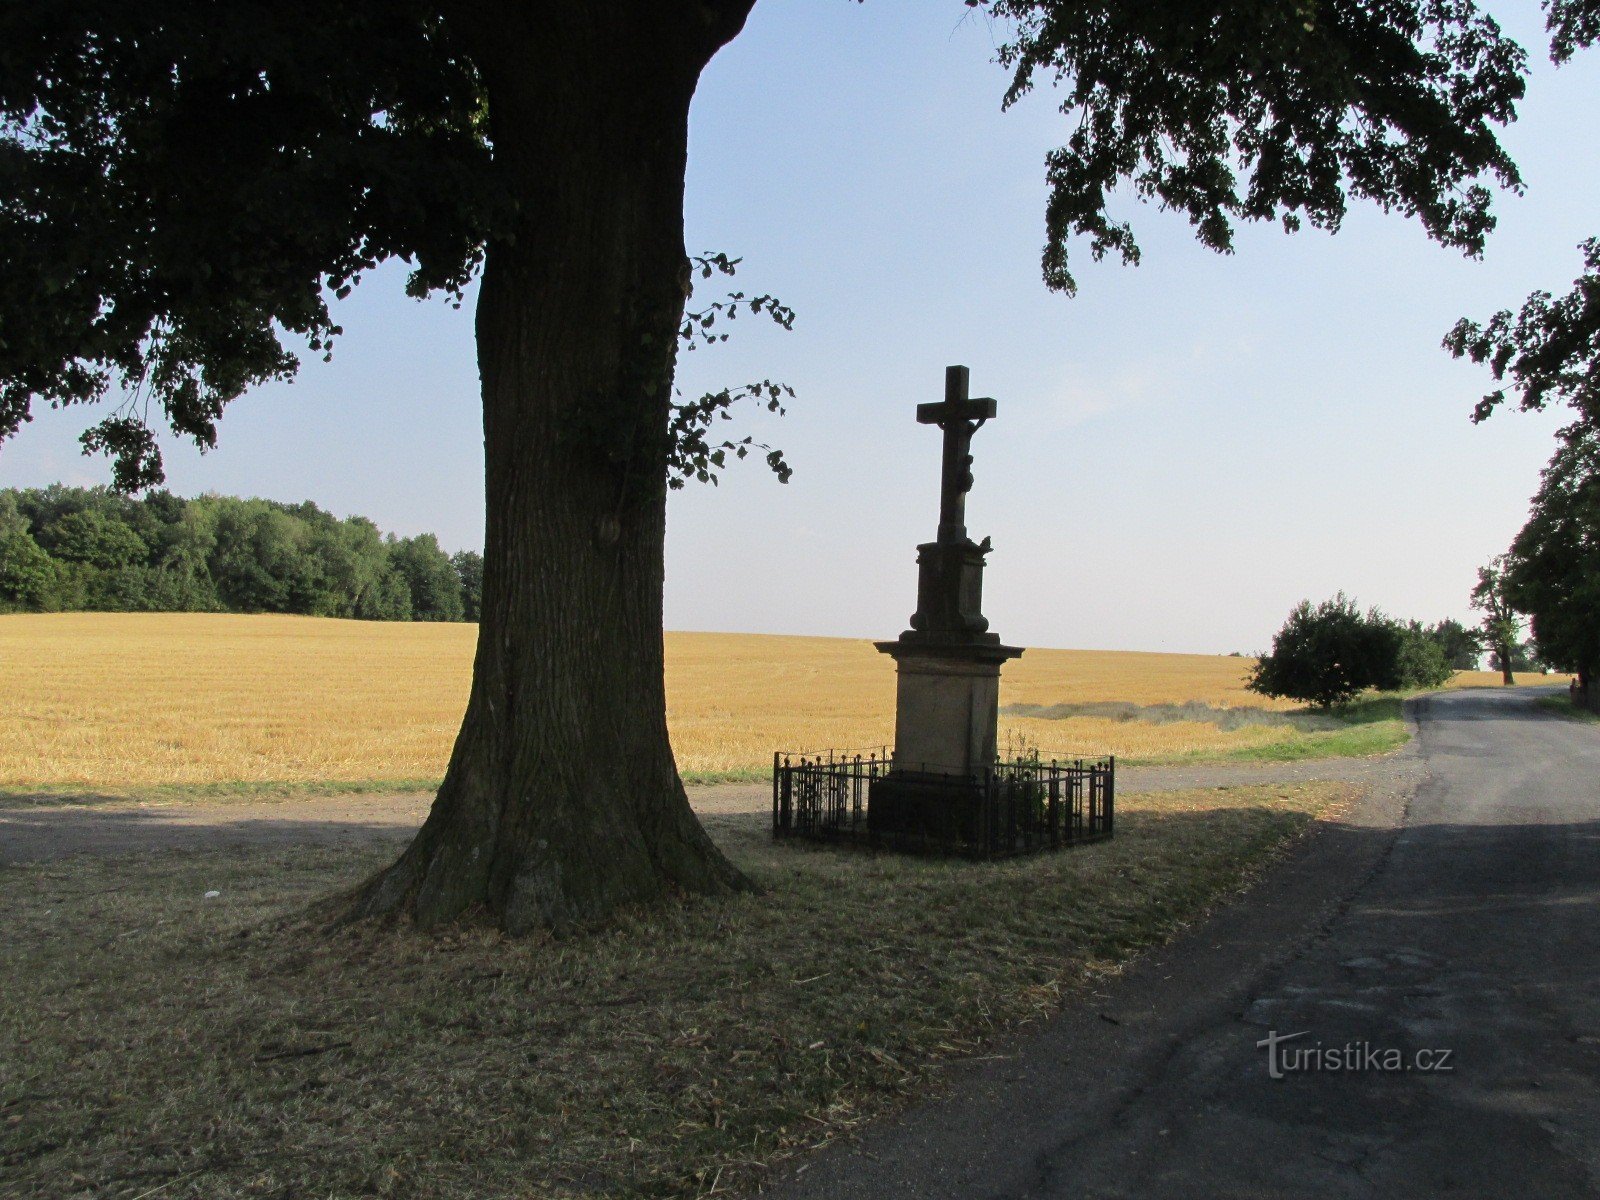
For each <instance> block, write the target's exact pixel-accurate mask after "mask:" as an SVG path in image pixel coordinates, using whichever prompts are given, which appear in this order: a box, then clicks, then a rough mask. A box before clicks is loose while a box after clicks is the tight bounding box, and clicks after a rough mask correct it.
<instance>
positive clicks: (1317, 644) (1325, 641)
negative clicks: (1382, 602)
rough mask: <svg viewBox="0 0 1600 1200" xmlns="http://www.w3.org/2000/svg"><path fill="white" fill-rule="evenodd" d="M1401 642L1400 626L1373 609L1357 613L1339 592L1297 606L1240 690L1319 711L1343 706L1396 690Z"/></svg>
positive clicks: (1398, 678) (1353, 605) (1399, 682)
mask: <svg viewBox="0 0 1600 1200" xmlns="http://www.w3.org/2000/svg"><path fill="white" fill-rule="evenodd" d="M1403 641H1404V637H1403V634H1402V630H1401V627H1400V626H1398V625H1396V624H1395V623H1394V622H1393V621H1390V620H1389V619H1388V618H1386V617H1385V616H1383V614H1381V613H1379V612H1378V611H1377V610H1376V609H1374V610H1372V611H1370V612H1367V613H1363V612H1361V611H1360V609H1358V608H1357V607H1356V603H1355V601H1354V600H1352V599H1350V598H1349V597H1347V596H1346V595H1345V594H1344V593H1343V592H1340V593H1339V594H1338V595H1336V596H1335V597H1334V598H1333V599H1331V600H1324V601H1323V602H1322V603H1321V604H1318V605H1316V606H1315V607H1313V606H1312V604H1311V602H1310V601H1309V600H1302V601H1301V602H1300V603H1299V604H1298V605H1296V606H1295V608H1294V611H1293V612H1291V613H1290V614H1289V619H1288V620H1287V621H1286V622H1284V626H1283V628H1282V629H1280V630H1279V631H1278V633H1277V635H1276V636H1274V637H1273V639H1272V652H1271V653H1270V654H1266V655H1263V656H1262V657H1261V659H1260V660H1259V661H1258V662H1257V663H1256V666H1255V669H1254V670H1253V671H1252V672H1251V675H1250V679H1249V681H1248V683H1247V684H1246V686H1247V687H1249V688H1250V690H1251V691H1255V692H1260V693H1261V694H1262V695H1264V696H1279V697H1284V698H1287V699H1290V700H1302V701H1305V702H1307V703H1310V704H1315V705H1318V706H1319V707H1321V708H1329V707H1332V706H1333V705H1335V704H1345V703H1348V702H1349V701H1350V700H1352V699H1354V698H1355V697H1356V696H1358V695H1360V694H1361V693H1362V692H1364V691H1366V690H1367V689H1368V688H1379V689H1393V688H1398V687H1400V686H1402V684H1403V682H1404V681H1403V678H1402V676H1401V667H1400V652H1401V645H1402V642H1403Z"/></svg>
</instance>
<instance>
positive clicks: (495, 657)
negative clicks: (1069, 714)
mask: <svg viewBox="0 0 1600 1200" xmlns="http://www.w3.org/2000/svg"><path fill="white" fill-rule="evenodd" d="M752 3H753V0H731V2H728V3H720V4H719V3H715V2H712V0H698V2H694V0H656V2H655V3H652V4H608V5H589V4H563V5H543V4H533V3H528V2H525V0H524V2H523V3H506V4H503V5H494V4H490V5H477V6H473V7H471V8H470V9H468V8H466V7H465V6H463V11H462V12H461V13H460V14H453V19H454V29H455V32H456V33H457V35H458V36H460V37H462V38H463V40H464V41H465V42H466V43H467V44H468V45H469V46H470V47H471V50H472V52H473V54H474V56H475V58H476V59H477V60H478V62H479V66H480V69H481V71H482V74H483V77H484V81H485V86H486V89H487V92H488V96H489V108H490V119H491V122H492V131H493V134H492V136H493V140H494V150H495V158H496V163H497V167H498V169H500V170H501V171H503V172H504V177H505V179H506V180H507V181H508V182H509V183H510V185H511V187H512V189H513V191H514V193H515V195H516V196H517V199H518V202H519V206H520V207H519V216H518V219H517V224H516V230H515V234H514V236H508V237H504V238H501V239H499V240H497V241H495V242H494V243H492V244H491V245H490V247H489V249H488V255H487V259H486V263H485V267H484V273H483V280H482V287H481V291H480V294H479V299H478V313H477V334H478V357H479V367H480V370H481V373H482V381H483V411H484V421H483V425H484V447H485V456H486V464H487V477H486V488H487V500H488V513H487V518H488V520H487V529H486V533H485V550H484V575H483V611H482V617H481V622H480V625H479V630H478V650H477V658H476V661H475V663H474V667H473V681H472V691H471V696H470V699H469V702H468V705H467V713H466V717H465V720H464V722H463V724H462V727H461V732H460V734H459V735H458V737H457V740H456V745H455V751H454V753H453V755H452V757H451V760H450V765H449V769H448V771H447V773H446V775H445V779H444V783H443V785H442V786H441V787H440V789H439V794H438V797H437V799H436V800H435V801H434V805H433V810H432V812H431V813H430V814H429V816H428V820H427V822H426V823H425V824H424V825H423V827H422V829H421V831H420V832H419V833H418V835H417V837H416V840H415V841H414V842H412V844H411V846H410V847H409V849H407V850H406V852H405V853H404V854H403V855H402V856H401V858H400V859H399V861H398V862H396V863H395V864H394V865H393V866H392V867H390V868H389V869H388V870H386V871H384V872H383V873H382V874H380V875H379V876H377V877H376V878H374V879H373V880H372V881H370V882H369V883H368V884H367V885H365V887H364V888H363V889H362V890H361V892H360V893H359V894H358V896H357V898H356V901H355V905H354V909H353V912H354V914H355V915H358V916H359V915H371V914H379V913H391V912H402V913H409V914H411V915H412V916H414V917H415V919H416V920H417V921H418V923H420V924H422V925H424V926H429V925H435V924H438V923H440V922H444V921H449V920H452V919H454V918H456V917H458V916H460V915H461V914H463V913H466V912H468V911H469V910H473V911H481V912H485V913H487V915H488V916H489V917H490V918H491V919H493V920H495V921H496V922H498V923H499V924H500V925H502V926H503V927H504V928H506V929H507V930H509V931H512V932H523V931H528V930H533V929H553V930H556V931H561V930H566V929H571V928H574V927H581V926H584V925H587V924H591V923H594V922H596V921H599V920H602V919H604V918H605V917H606V916H607V915H608V914H610V913H612V912H613V911H614V910H616V909H617V908H618V907H619V906H623V905H630V904H637V903H649V902H652V901H656V900H658V899H660V898H662V897H663V896H665V895H668V894H673V893H681V892H690V893H717V892H723V891H728V890H731V889H735V888H738V887H740V886H742V885H743V880H742V879H741V877H740V875H739V873H738V872H737V871H736V870H735V869H734V868H733V867H732V866H731V865H730V864H729V863H728V862H727V861H726V860H725V859H724V858H723V856H722V855H721V853H720V852H719V851H718V850H717V849H716V847H715V846H714V845H713V844H712V843H711V841H710V839H709V838H708V837H707V836H706V834H705V832H704V831H703V830H702V829H701V827H700V825H699V823H698V822H697V821H696V820H695V817H694V815H693V813H692V812H691V811H690V809H689V803H688V800H687V798H686V796H685V795H684V790H683V785H682V783H681V781H680V780H679V778H678V773H677V768H676V766H675V764H674V762H673V757H672V749H671V746H670V745H669V743H668V740H667V724H666V697H665V691H664V686H663V679H662V668H663V656H662V632H661V615H662V610H661V602H662V578H663V540H664V536H665V522H666V463H667V441H666V432H667V425H668V418H669V402H670V398H671V394H672V392H671V379H672V370H673V362H674V357H675V353H676V348H677V329H678V325H679V323H680V321H681V319H682V314H683V307H684V298H685V284H686V281H687V279H688V274H687V266H688V264H687V260H686V258H685V254H684V245H683V184H684V167H685V160H686V154H687V130H688V112H689V102H690V98H691V97H692V96H693V93H694V89H695V84H696V82H697V80H698V78H699V74H700V71H701V70H702V68H703V67H704V66H705V64H706V63H707V62H708V61H709V60H710V58H711V56H712V54H714V53H715V51H716V50H717V48H718V47H719V46H721V45H722V44H723V43H724V42H726V41H727V40H728V39H729V38H731V37H732V36H733V35H734V34H735V33H737V32H738V30H739V28H740V26H741V25H742V23H743V20H744V17H745V15H746V13H747V12H748V10H749V8H750V7H751V4H752Z"/></svg>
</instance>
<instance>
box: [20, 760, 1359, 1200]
mask: <svg viewBox="0 0 1600 1200" xmlns="http://www.w3.org/2000/svg"><path fill="white" fill-rule="evenodd" d="M1356 795H1357V793H1356V790H1355V789H1354V788H1353V787H1352V786H1351V785H1348V784H1329V783H1322V784H1298V785H1272V786H1259V787H1248V788H1233V789H1215V790H1211V791H1198V792H1165V793H1153V794H1147V795H1142V796H1130V797H1128V798H1126V799H1125V800H1124V801H1123V802H1122V803H1121V804H1120V805H1119V813H1118V827H1117V837H1116V839H1115V840H1114V841H1112V842H1107V843H1101V844H1098V845H1094V846H1087V847H1083V848H1080V849H1078V850H1074V851H1071V852H1065V853H1061V854H1056V855H1048V856H1044V857H1038V858H1032V859H1024V860H1019V861H1015V862H1009V863H998V864H972V863H964V862H962V863H950V862H940V861H929V860H917V859H908V858H902V857H894V856H870V855H866V854H863V853H859V852H853V851H849V850H840V849H832V848H820V847H814V846H809V845H796V844H792V843H781V844H774V843H773V842H772V841H771V839H770V837H769V836H768V834H767V830H766V828H765V824H764V822H763V821H762V820H761V819H760V817H759V816H749V815H746V816H742V817H722V818H716V817H713V818H711V819H710V820H709V821H708V827H709V828H710V830H711V833H712V835H713V837H715V838H716V839H717V840H718V842H719V843H721V845H722V846H723V848H724V849H725V850H726V851H727V852H728V853H729V854H730V856H731V857H732V858H733V859H734V860H735V861H736V862H737V863H738V864H739V865H740V866H741V867H742V868H743V869H744V870H745V871H746V872H747V873H748V874H749V875H750V876H751V877H752V878H753V879H754V880H755V881H756V882H757V883H759V884H760V885H762V888H763V891H762V892H761V893H760V894H747V895H740V896H737V897H732V898H729V899H726V900H722V901H699V902H695V903H689V904H685V905H683V906H682V907H679V908H674V909H671V910H669V911H667V912H665V913H657V914H654V915H651V916H648V917H646V916H636V917H632V918H627V919H624V920H623V921H622V922H621V923H620V925H619V926H618V927H616V928H614V929H612V930H609V931H607V932H603V933H598V934H593V935H589V936H584V937H578V938H572V939H569V940H565V941H560V942H551V941H545V940H540V939H524V940H521V941H506V940H504V939H502V938H500V937H499V936H498V935H496V934H494V933H492V932H490V931H486V930H483V929H479V928H475V927H465V928H461V929H458V930H457V931H455V932H454V933H451V934H448V935H445V936H422V935H418V934H416V933H414V932H410V931H407V930H404V929H392V928H384V927H375V926H372V925H367V926H360V927H355V928H347V929H345V930H343V931H338V932H333V933H329V932H327V931H325V930H324V929H323V928H322V923H321V922H320V920H317V919H315V918H314V917H313V918H311V919H308V916H307V913H308V905H312V904H314V902H315V901H316V898H317V897H319V896H323V895H325V894H326V893H328V891H329V890H330V889H333V888H338V887H343V886H348V885H349V883H350V882H351V881H352V880H354V879H357V878H359V877H360V876H361V874H362V873H363V872H365V871H368V870H371V869H372V868H374V867H376V866H377V865H378V864H380V863H381V862H383V861H384V860H385V859H387V858H388V857H390V856H392V855H393V853H394V845H393V842H392V841H385V842H376V841H375V842H373V843H371V844H367V845H356V846H350V845H345V846H342V847H333V846H326V845H325V846H312V847H295V848H289V849H284V848H278V849H273V850H269V851H263V850H262V849H260V848H251V849H236V850H223V851H170V852H167V853H165V854H160V855H156V856H149V857H145V856H140V857H127V858H121V859H107V858H89V857H83V858H78V859H69V860H58V861H55V862H45V863H38V864H33V865H22V866H13V867H9V868H7V869H5V870H4V871H0V909H3V910H4V912H5V913H6V922H7V926H6V937H5V938H4V939H0V978H4V979H5V980H6V986H5V987H4V988H3V989H0V1191H3V1192H4V1194H5V1195H6V1196H7V1197H8V1198H11V1197H15V1198H16V1200H45V1198H48V1200H89V1198H91V1197H92V1198H94V1200H109V1198H116V1200H135V1198H137V1197H152V1196H156V1195H159V1196H160V1197H161V1198H162V1200H244V1198H246V1197H258V1198H266V1197H300V1196H305V1197H312V1196H315V1197H326V1198H328V1200H346V1198H351V1197H356V1196H390V1197H405V1198H408V1200H410V1198H414V1200H469V1198H470V1200H497V1198H505V1200H510V1198H511V1197H528V1196H555V1197H580V1196H598V1195H606V1196H622V1197H627V1196H640V1197H643V1196H685V1197H687V1196H703V1195H709V1194H712V1193H715V1194H718V1195H721V1194H724V1193H729V1192H736V1191H741V1190H744V1189H747V1188H749V1187H750V1186H752V1185H753V1184H754V1183H755V1182H756V1181H758V1180H759V1179H760V1178H761V1177H762V1175H763V1173H764V1171H765V1170H766V1168H767V1167H768V1166H769V1165H770V1164H772V1163H774V1162H777V1161H781V1160H782V1159H784V1158H785V1157H788V1156H790V1155H792V1154H794V1153H796V1152H798V1151H799V1150H801V1149H803V1148H806V1147H808V1146H814V1145H817V1144H819V1143H822V1142H826V1141H828V1140H830V1139H831V1138H833V1137H836V1136H838V1135H839V1134H840V1133H841V1132H843V1131H845V1130H847V1129H849V1128H850V1127H852V1126H854V1125H856V1124H858V1123H859V1122H861V1121H862V1120H864V1119H866V1118H867V1117H869V1116H871V1115H873V1114H874V1113H877V1112H881V1111H883V1110H885V1109H886V1108H889V1107H893V1106H895V1105H897V1104H900V1103H903V1102H904V1101H905V1100H906V1099H908V1098H911V1097H915V1096H921V1095H925V1094H926V1093H927V1091H928V1088H929V1086H930V1084H931V1083H932V1082H934V1081H935V1080H936V1076H937V1072H938V1068H939V1064H940V1062H941V1061H943V1060H946V1059H949V1058H951V1057H953V1056H958V1055H963V1054H969V1053H971V1052H973V1051H974V1050H975V1049H978V1048H980V1047H982V1046H983V1045H985V1044H986V1043H987V1042H988V1041H990V1040H991V1039H992V1038H993V1037H994V1036H995V1034H996V1033H997V1032H1001V1031H1004V1030H1006V1029H1007V1028H1009V1027H1012V1026H1014V1025H1015V1024H1016V1023H1017V1022H1019V1021H1024V1020H1027V1019H1030V1018H1032V1017H1036V1016H1041V1015H1045V1014H1048V1013H1050V1012H1052V1011H1054V1010H1055V1009H1056V1008H1058V1007H1059V1006H1060V1004H1061V1003H1062V1001H1063V1000H1064V999H1066V998H1069V997H1071V996H1072V995H1074V994H1075V993H1077V992H1079V991H1081V990H1082V989H1083V988H1085V987H1086V986H1087V985H1089V984H1091V983H1092V982H1093V981H1094V980H1095V979H1097V978H1102V977H1103V976H1105V975H1106V974H1107V973H1109V972H1114V971H1116V970H1117V969H1118V968H1119V966H1120V965H1121V964H1122V963H1124V962H1126V961H1127V960H1128V959H1129V958H1130V957H1132V956H1133V955H1134V954H1136V953H1137V952H1138V951H1139V950H1140V949H1141V948H1143V947H1146V946H1149V945H1151V944H1154V943H1157V942H1160V941H1164V940H1166V939H1167V938H1169V937H1171V936H1172V934H1173V933H1174V932H1175V931H1177V930H1178V929H1180V928H1181V927H1182V926H1184V925H1185V924H1187V923H1189V922H1192V921H1193V920H1195V919H1196V918H1198V917H1199V916H1201V915H1202V914H1203V913H1204V912H1205V911H1206V910H1207V909H1209V908H1210V907H1212V906H1213V905H1215V904H1216V903H1218V902H1219V901H1221V900H1224V899H1225V898H1227V897H1228V896H1229V895H1231V894H1232V893H1234V892H1236V891H1238V890H1239V889H1240V888H1242V887H1244V886H1246V885H1247V884H1248V883H1249V882H1250V881H1251V880H1252V878H1254V876H1255V875H1256V874H1257V873H1259V871H1260V870H1261V869H1262V867H1263V866H1264V865H1265V864H1266V863H1268V862H1269V861H1270V860H1272V859H1273V858H1274V857H1275V856H1277V855H1279V854H1280V853H1282V852H1283V851H1284V850H1285V849H1286V848H1287V847H1288V846H1289V845H1290V844H1291V843H1292V842H1293V841H1295V840H1296V839H1297V838H1299V837H1300V836H1302V835H1303V834H1304V833H1305V832H1306V831H1308V830H1309V829H1310V828H1312V827H1313V825H1314V824H1315V823H1316V822H1318V821H1328V820H1336V819H1337V818H1338V816H1339V814H1340V812H1341V810H1342V808H1343V806H1344V805H1346V804H1348V803H1350V802H1351V801H1353V800H1354V799H1355V797H1356ZM209 891H220V893H221V894H220V895H214V896H212V897H210V898H208V897H207V892H209ZM310 911H312V912H313V913H314V912H315V911H316V910H315V909H314V908H313V909H311V910H310Z"/></svg>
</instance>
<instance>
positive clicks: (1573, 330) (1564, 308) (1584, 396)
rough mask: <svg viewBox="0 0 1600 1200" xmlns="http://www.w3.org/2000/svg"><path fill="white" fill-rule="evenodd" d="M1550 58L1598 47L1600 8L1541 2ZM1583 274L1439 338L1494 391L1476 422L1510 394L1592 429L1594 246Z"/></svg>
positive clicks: (1598, 358)
mask: <svg viewBox="0 0 1600 1200" xmlns="http://www.w3.org/2000/svg"><path fill="white" fill-rule="evenodd" d="M1545 10H1546V13H1547V23H1548V27H1549V31H1550V57H1551V60H1552V61H1553V62H1555V63H1556V65H1558V66H1559V65H1561V64H1562V63H1565V62H1567V61H1568V60H1569V59H1570V58H1571V57H1572V56H1573V54H1575V53H1576V52H1577V51H1579V50H1581V49H1584V48H1586V47H1588V46H1592V45H1593V44H1594V43H1595V41H1597V40H1600V0H1546V4H1545ZM1578 249H1579V251H1580V253H1581V254H1582V255H1583V272H1582V274H1580V275H1579V276H1578V278H1577V279H1576V280H1574V281H1573V285H1572V290H1571V291H1570V292H1568V293H1567V294H1566V295H1564V296H1560V297H1557V296H1554V295H1552V294H1551V293H1550V292H1547V291H1542V290H1541V291H1537V292H1534V293H1533V294H1532V295H1530V296H1529V297H1528V298H1527V299H1526V300H1525V301H1523V304H1522V307H1521V308H1520V309H1519V310H1518V311H1516V312H1514V313H1513V312H1512V311H1511V310H1510V309H1502V310H1501V311H1500V312H1497V313H1495V314H1494V315H1493V316H1492V317H1490V318H1489V319H1488V320H1487V321H1484V322H1481V323H1480V322H1477V321H1472V320H1469V319H1467V318H1465V317H1463V318H1462V319H1461V320H1460V321H1458V322H1456V325H1455V327H1454V328H1453V329H1452V330H1451V331H1450V332H1449V334H1448V335H1446V337H1445V340H1444V344H1445V348H1446V349H1447V350H1449V351H1450V353H1451V354H1452V355H1454V356H1455V357H1456V358H1467V359H1470V360H1471V361H1473V362H1476V363H1487V364H1488V366H1489V368H1490V371H1491V372H1492V374H1493V376H1494V378H1495V381H1496V382H1497V383H1499V384H1500V385H1501V386H1499V387H1496V388H1495V389H1493V390H1492V391H1490V392H1489V393H1487V394H1486V395H1485V396H1484V397H1483V398H1482V399H1481V400H1479V401H1478V403H1477V406H1476V407H1475V408H1474V409H1473V413H1472V419H1473V420H1474V421H1482V420H1484V419H1486V418H1487V417H1488V416H1489V415H1490V414H1491V413H1493V412H1494V410H1495V409H1497V408H1499V407H1501V406H1502V405H1504V404H1505V403H1506V401H1507V399H1508V397H1507V392H1508V391H1509V392H1511V393H1514V394H1515V397H1516V401H1517V407H1518V408H1520V409H1522V410H1523V411H1524V412H1531V411H1538V410H1542V409H1544V408H1546V407H1548V406H1550V405H1552V404H1568V405H1570V406H1571V407H1572V408H1573V409H1574V410H1575V411H1576V412H1577V414H1578V419H1579V420H1580V421H1583V422H1585V423H1587V424H1588V425H1591V426H1595V427H1600V238H1590V239H1588V240H1587V241H1585V242H1583V243H1582V244H1581V245H1580V246H1579V247H1578Z"/></svg>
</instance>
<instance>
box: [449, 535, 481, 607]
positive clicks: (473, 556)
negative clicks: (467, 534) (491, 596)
mask: <svg viewBox="0 0 1600 1200" xmlns="http://www.w3.org/2000/svg"><path fill="white" fill-rule="evenodd" d="M450 564H451V565H452V566H453V567H455V569H456V574H457V575H458V576H459V577H460V579H461V610H462V619H463V620H467V621H476V620H477V619H478V614H479V613H480V612H482V611H483V555H481V554H479V553H478V552H477V551H475V550H462V551H460V552H459V553H456V554H453V555H451V556H450Z"/></svg>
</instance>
